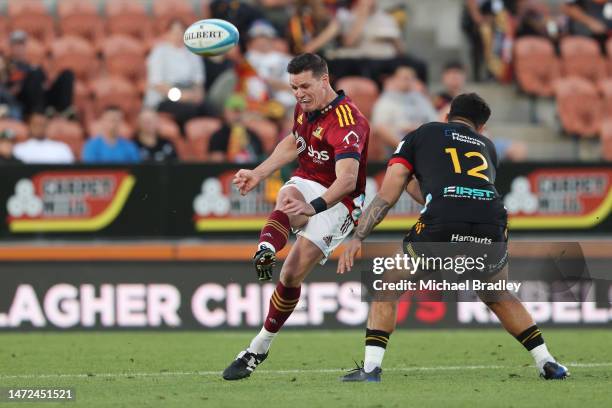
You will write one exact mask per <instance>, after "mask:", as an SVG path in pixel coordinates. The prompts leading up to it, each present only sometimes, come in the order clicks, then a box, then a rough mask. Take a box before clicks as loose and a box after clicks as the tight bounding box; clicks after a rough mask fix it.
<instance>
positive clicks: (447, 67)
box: [444, 60, 465, 71]
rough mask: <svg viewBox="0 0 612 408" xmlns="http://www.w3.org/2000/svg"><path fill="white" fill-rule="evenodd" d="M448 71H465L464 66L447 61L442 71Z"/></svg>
mask: <svg viewBox="0 0 612 408" xmlns="http://www.w3.org/2000/svg"><path fill="white" fill-rule="evenodd" d="M450 69H456V70H459V71H465V66H464V65H463V64H462V63H461V62H460V61H456V60H453V61H448V62H447V63H446V64H444V71H448V70H450Z"/></svg>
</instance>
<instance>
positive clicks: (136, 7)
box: [105, 0, 154, 51]
mask: <svg viewBox="0 0 612 408" xmlns="http://www.w3.org/2000/svg"><path fill="white" fill-rule="evenodd" d="M105 10H106V16H107V19H106V30H107V32H108V34H110V35H113V34H124V35H129V36H131V37H134V38H136V39H137V40H140V41H141V44H142V45H143V46H144V48H145V51H148V50H149V48H150V47H151V43H152V41H153V37H154V35H153V23H152V22H151V18H150V17H149V15H148V14H147V10H146V9H145V6H144V4H142V3H140V2H134V1H133V0H109V1H107V2H106V9H105Z"/></svg>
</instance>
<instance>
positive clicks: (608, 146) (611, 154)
mask: <svg viewBox="0 0 612 408" xmlns="http://www.w3.org/2000/svg"><path fill="white" fill-rule="evenodd" d="M601 158H602V159H604V160H607V161H612V118H607V119H605V120H604V121H603V122H602V124H601Z"/></svg>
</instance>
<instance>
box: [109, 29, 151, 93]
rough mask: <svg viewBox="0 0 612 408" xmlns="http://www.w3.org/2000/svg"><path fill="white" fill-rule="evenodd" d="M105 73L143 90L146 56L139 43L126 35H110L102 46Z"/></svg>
mask: <svg viewBox="0 0 612 408" xmlns="http://www.w3.org/2000/svg"><path fill="white" fill-rule="evenodd" d="M102 56H103V59H104V66H105V67H106V71H107V72H108V73H109V74H111V75H119V76H122V77H124V78H126V79H129V80H130V81H132V83H135V84H138V86H139V89H144V83H145V81H146V55H145V50H144V48H143V47H142V45H141V43H140V42H139V41H138V40H136V39H135V38H133V37H130V36H127V35H121V34H116V35H111V36H110V37H108V38H106V39H105V40H104V42H103V44H102Z"/></svg>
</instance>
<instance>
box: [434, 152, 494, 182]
mask: <svg viewBox="0 0 612 408" xmlns="http://www.w3.org/2000/svg"><path fill="white" fill-rule="evenodd" d="M444 153H448V154H450V157H451V161H452V162H453V169H454V171H455V173H457V174H461V163H460V162H459V155H458V154H457V148H455V147H448V148H446V149H444ZM464 156H465V157H467V158H468V159H469V158H471V157H476V158H478V159H480V160H481V161H482V163H481V164H479V165H478V166H476V167H472V168H471V169H469V170H468V171H467V175H468V176H472V177H478V178H481V179H484V180H487V181H490V180H489V178H488V177H487V176H486V175H484V174H482V173H481V171H484V170H486V169H488V168H489V163H487V159H486V158H485V157H484V156H483V155H482V153H480V152H467V153H465V154H464Z"/></svg>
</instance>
